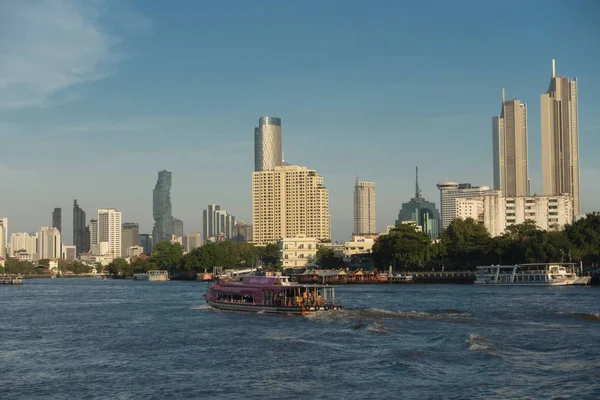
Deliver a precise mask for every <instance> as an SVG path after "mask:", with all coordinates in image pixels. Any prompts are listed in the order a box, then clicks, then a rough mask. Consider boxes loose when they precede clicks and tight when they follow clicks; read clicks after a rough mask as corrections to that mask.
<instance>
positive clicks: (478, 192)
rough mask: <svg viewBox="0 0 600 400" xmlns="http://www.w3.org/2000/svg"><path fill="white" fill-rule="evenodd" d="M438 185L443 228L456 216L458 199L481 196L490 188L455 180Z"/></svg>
mask: <svg viewBox="0 0 600 400" xmlns="http://www.w3.org/2000/svg"><path fill="white" fill-rule="evenodd" d="M437 187H438V189H440V210H441V214H442V215H441V220H442V229H446V228H447V227H448V225H450V223H451V222H452V221H453V220H454V219H455V218H456V199H468V198H473V197H477V198H480V197H481V196H483V195H485V194H486V193H487V192H488V191H489V190H490V188H489V187H487V186H473V185H471V184H470V183H455V182H440V183H438V184H437Z"/></svg>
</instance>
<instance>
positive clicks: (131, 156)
mask: <svg viewBox="0 0 600 400" xmlns="http://www.w3.org/2000/svg"><path fill="white" fill-rule="evenodd" d="M598 15H600V3H597V2H595V1H593V0H588V1H584V0H574V1H554V0H548V1H542V0H539V1H527V2H519V3H515V6H514V7H512V8H504V9H501V10H500V9H498V8H497V7H496V6H495V5H494V3H492V2H482V1H467V0H457V1H454V2H447V1H441V0H440V1H434V0H429V1H422V2H399V1H384V0H380V1H376V2H374V1H358V0H339V1H337V0H331V1H326V2H323V1H317V0H305V1H302V2H282V1H276V0H271V1H266V0H255V1H243V0H239V1H233V0H224V1H219V2H215V1H199V0H178V1H165V0H160V1H158V0H89V1H74V0H64V1H63V0H46V1H44V0H39V1H35V0H4V1H1V2H0V217H2V216H6V217H8V218H9V223H8V225H9V234H10V233H14V232H36V231H38V230H39V228H40V226H43V225H51V218H52V210H53V209H54V208H55V207H61V208H62V215H63V220H62V225H63V236H64V237H63V241H64V243H65V244H69V243H71V240H72V207H73V199H77V200H78V203H79V204H80V206H81V208H83V209H84V210H85V211H86V212H87V217H88V219H90V218H93V217H94V214H95V213H96V209H98V208H117V209H119V211H121V212H122V215H123V222H137V223H139V224H140V232H141V233H151V231H152V224H153V220H152V190H153V188H154V185H155V184H156V180H157V177H158V171H160V170H162V169H166V170H168V171H172V173H173V187H172V190H171V198H172V203H173V215H174V216H175V217H176V218H179V219H182V220H183V221H184V230H185V233H192V232H198V231H201V230H202V210H203V209H205V208H206V206H207V205H208V204H214V203H216V204H220V205H221V207H222V208H225V209H227V211H228V212H230V213H231V214H233V215H235V217H236V219H237V220H244V221H246V222H251V176H252V171H253V167H254V164H253V159H254V158H253V157H254V154H253V139H254V136H253V135H254V127H255V126H257V124H258V118H259V117H260V116H272V117H280V118H282V125H283V150H284V158H285V161H287V162H289V163H292V164H298V165H302V166H306V167H308V168H310V169H315V170H317V172H318V173H319V174H320V175H322V176H323V178H324V180H325V185H326V187H327V188H328V189H329V197H330V205H329V206H330V213H331V218H332V236H333V239H334V240H336V241H344V240H348V239H349V238H350V236H351V233H352V228H353V212H352V193H353V189H354V181H355V179H356V177H359V178H361V179H364V180H368V181H373V182H375V184H376V190H377V227H378V230H379V231H383V230H384V229H385V227H386V226H387V225H391V224H393V223H394V221H395V219H396V217H397V214H398V211H399V209H400V208H401V206H402V203H403V202H407V201H409V200H410V198H411V197H413V196H414V190H415V189H414V187H415V182H414V181H415V176H414V170H415V166H417V165H418V167H419V178H420V186H421V189H422V193H423V196H424V197H426V198H427V199H428V200H430V201H435V202H436V203H437V204H438V205H439V191H438V189H437V188H436V183H437V182H439V181H445V180H451V181H455V182H470V183H472V184H475V185H487V186H492V185H493V172H492V139H491V138H492V134H491V130H492V124H491V119H492V117H493V116H494V115H497V114H499V113H500V106H501V90H502V88H505V89H506V97H507V98H509V99H511V98H518V99H519V100H521V101H522V102H525V103H527V105H528V129H529V165H530V167H529V169H530V171H529V173H530V178H531V187H532V192H537V193H541V145H540V116H539V111H540V110H539V108H540V94H542V93H544V92H545V91H546V90H547V88H548V84H549V81H550V75H551V60H552V59H553V58H554V59H556V70H557V74H563V75H565V76H569V77H576V78H577V79H578V85H579V87H578V89H579V127H580V128H579V135H580V139H579V140H580V143H579V145H580V170H581V204H582V210H583V211H584V212H590V211H593V210H599V209H600V183H599V182H600V157H599V156H598V150H599V149H600V113H598V110H600V97H598V95H597V94H598V92H599V89H600V74H598V71H599V68H600V67H599V65H600V53H599V52H598V48H599V46H600V27H599V26H598V24H597V17H598Z"/></svg>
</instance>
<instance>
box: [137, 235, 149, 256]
mask: <svg viewBox="0 0 600 400" xmlns="http://www.w3.org/2000/svg"><path fill="white" fill-rule="evenodd" d="M140 246H142V247H143V248H144V253H145V254H148V255H150V253H152V235H150V234H148V233H140Z"/></svg>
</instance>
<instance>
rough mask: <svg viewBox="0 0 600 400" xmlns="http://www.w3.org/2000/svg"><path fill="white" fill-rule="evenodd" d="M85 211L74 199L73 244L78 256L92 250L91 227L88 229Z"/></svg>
mask: <svg viewBox="0 0 600 400" xmlns="http://www.w3.org/2000/svg"><path fill="white" fill-rule="evenodd" d="M85 223H86V219H85V211H83V210H82V209H81V208H80V207H79V204H77V200H73V244H74V245H75V247H76V248H77V256H79V254H81V253H84V252H86V251H89V250H90V239H89V238H90V235H89V228H87V229H86V225H85Z"/></svg>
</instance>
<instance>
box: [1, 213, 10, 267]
mask: <svg viewBox="0 0 600 400" xmlns="http://www.w3.org/2000/svg"><path fill="white" fill-rule="evenodd" d="M7 256H8V218H6V217H2V218H0V257H2V258H4V259H6V258H8V257H7Z"/></svg>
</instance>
